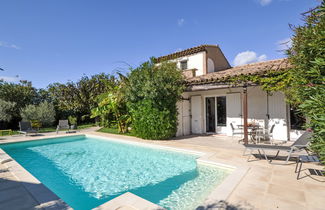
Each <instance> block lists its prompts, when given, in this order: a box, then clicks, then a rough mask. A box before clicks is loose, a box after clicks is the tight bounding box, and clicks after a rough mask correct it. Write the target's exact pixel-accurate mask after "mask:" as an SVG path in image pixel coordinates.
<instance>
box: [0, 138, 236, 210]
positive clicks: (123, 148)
mask: <svg viewBox="0 0 325 210" xmlns="http://www.w3.org/2000/svg"><path fill="white" fill-rule="evenodd" d="M0 147H1V148H2V149H3V150H5V151H6V152H7V153H8V154H9V155H10V156H11V157H12V158H14V159H15V160H16V161H17V162H18V163H19V164H21V165H22V166H23V167H24V168H25V169H27V170H28V171H29V172H30V173H31V174H33V175H34V176H35V177H36V178H37V179H39V180H40V181H41V182H42V183H43V184H45V185H46V186H47V187H48V188H49V189H51V190H52V191H53V192H54V193H56V194H57V195H58V196H59V197H61V198H62V199H63V200H64V201H65V202H66V203H68V204H69V205H70V206H71V207H73V208H74V209H77V210H79V209H80V210H83V209H91V208H94V207H97V206H99V205H101V204H103V203H105V202H106V201H109V200H111V199H113V198H115V197H117V196H119V195H121V194H123V193H125V192H132V193H134V194H136V195H138V196H140V197H142V198H144V199H147V200H149V201H151V202H153V203H156V204H158V205H160V206H162V207H164V208H167V209H195V207H197V206H198V205H200V203H202V202H203V201H204V199H205V198H206V196H208V194H209V193H210V192H211V191H212V190H213V188H215V187H216V185H218V184H219V183H220V182H222V181H223V180H224V179H225V177H226V176H227V175H228V174H229V173H230V171H229V170H225V169H221V168H218V167H211V166H207V165H202V164H197V162H196V158H197V157H196V156H194V155H188V154H184V153H179V152H172V151H168V150H162V149H154V148H151V147H142V146H138V145H133V144H126V143H120V142H117V141H110V140H106V139H101V138H93V137H86V136H83V135H80V136H74V137H64V138H55V139H46V140H40V141H32V142H23V143H14V144H6V145H0Z"/></svg>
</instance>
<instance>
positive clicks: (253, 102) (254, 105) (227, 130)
mask: <svg viewBox="0 0 325 210" xmlns="http://www.w3.org/2000/svg"><path fill="white" fill-rule="evenodd" d="M241 93H242V89H241V88H230V89H216V90H209V91H195V92H188V93H187V94H188V97H189V98H191V103H190V104H188V107H189V108H186V109H187V110H189V109H190V112H189V113H186V114H185V115H186V116H187V117H186V116H185V115H184V114H183V117H181V116H179V122H182V123H181V124H180V125H181V126H183V127H184V123H185V121H186V123H187V125H186V126H185V127H186V128H188V127H189V126H191V128H190V129H191V133H194V134H200V133H205V131H206V123H205V97H215V96H226V98H227V126H225V127H219V128H217V132H218V133H221V134H227V135H229V136H230V135H231V127H230V123H231V122H232V123H233V124H234V125H235V126H237V125H240V124H241V125H242V124H243V119H242V100H241V95H242V94H241ZM268 101H269V103H268V106H267V94H266V92H265V91H262V89H261V88H260V87H249V88H248V121H249V122H252V121H255V122H257V123H260V124H261V125H262V126H264V127H265V128H267V127H268V126H272V125H273V124H275V128H274V134H273V135H274V139H277V140H287V122H286V103H285V98H284V95H283V93H281V92H276V93H273V94H272V95H269V96H268ZM182 109H183V110H184V105H183V107H182ZM267 110H268V111H269V115H270V119H268V118H267V115H266V114H267ZM190 115H191V116H192V118H190ZM181 118H182V119H181ZM185 118H186V120H184V119H185ZM189 124H190V125H189ZM180 125H179V126H180ZM181 129H183V130H184V128H179V129H178V130H179V131H178V135H181V133H182V132H181ZM183 133H184V132H183ZM183 135H185V134H183Z"/></svg>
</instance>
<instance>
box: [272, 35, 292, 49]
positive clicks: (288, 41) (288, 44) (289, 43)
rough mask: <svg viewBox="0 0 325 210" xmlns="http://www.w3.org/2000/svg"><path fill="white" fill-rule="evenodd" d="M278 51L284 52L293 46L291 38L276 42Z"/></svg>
mask: <svg viewBox="0 0 325 210" xmlns="http://www.w3.org/2000/svg"><path fill="white" fill-rule="evenodd" d="M276 45H277V50H279V51H284V50H287V49H289V48H290V47H291V46H292V40H291V38H286V39H282V40H279V41H277V42H276Z"/></svg>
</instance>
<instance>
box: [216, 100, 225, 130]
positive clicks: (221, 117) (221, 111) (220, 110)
mask: <svg viewBox="0 0 325 210" xmlns="http://www.w3.org/2000/svg"><path fill="white" fill-rule="evenodd" d="M226 105H227V104H226V96H218V97H217V125H218V126H226V125H227V109H226Z"/></svg>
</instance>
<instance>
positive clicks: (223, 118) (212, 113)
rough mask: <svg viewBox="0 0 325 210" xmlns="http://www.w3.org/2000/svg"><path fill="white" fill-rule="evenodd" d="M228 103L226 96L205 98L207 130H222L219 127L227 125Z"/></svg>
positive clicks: (213, 131) (214, 131)
mask: <svg viewBox="0 0 325 210" xmlns="http://www.w3.org/2000/svg"><path fill="white" fill-rule="evenodd" d="M226 105H227V102H226V96H218V97H207V98H205V110H206V112H205V114H206V116H205V119H206V132H212V133H216V131H218V132H220V131H221V130H220V129H219V128H222V127H226V126H227V110H226ZM217 128H218V129H217Z"/></svg>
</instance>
